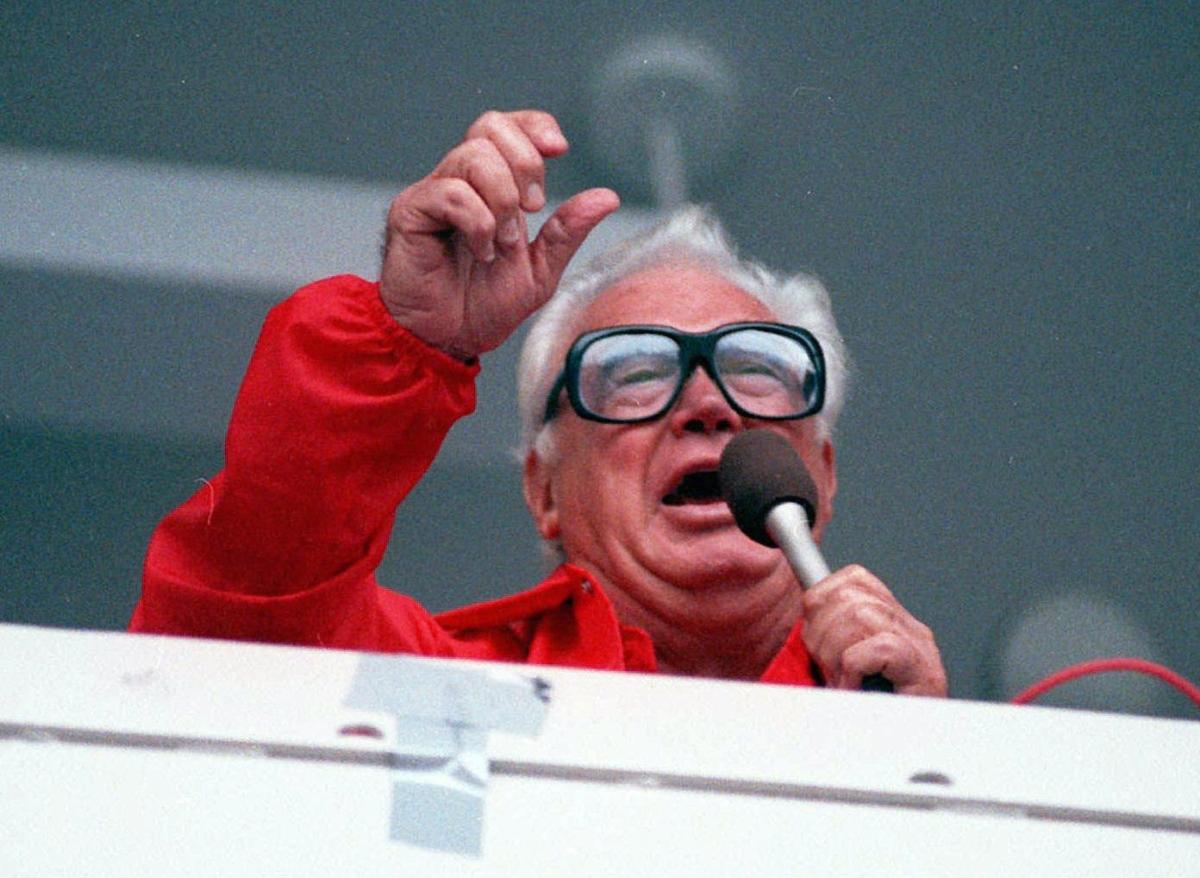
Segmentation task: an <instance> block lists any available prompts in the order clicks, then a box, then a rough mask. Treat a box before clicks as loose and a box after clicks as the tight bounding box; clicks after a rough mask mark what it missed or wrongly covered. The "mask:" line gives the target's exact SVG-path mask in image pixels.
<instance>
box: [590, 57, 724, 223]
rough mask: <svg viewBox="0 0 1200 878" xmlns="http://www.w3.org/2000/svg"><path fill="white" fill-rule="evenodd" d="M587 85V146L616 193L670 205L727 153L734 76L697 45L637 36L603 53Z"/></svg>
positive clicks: (715, 170) (680, 200)
mask: <svg viewBox="0 0 1200 878" xmlns="http://www.w3.org/2000/svg"><path fill="white" fill-rule="evenodd" d="M593 83H594V87H593V91H592V102H591V109H592V112H591V133H592V138H591V145H592V148H593V150H594V151H595V153H596V154H597V155H598V156H599V158H600V159H602V160H603V161H604V162H605V164H606V165H607V166H608V169H609V170H610V171H611V172H612V174H613V175H614V177H615V178H616V182H617V183H618V186H619V187H621V190H622V194H623V195H632V196H634V197H640V198H646V199H648V200H649V201H651V202H652V203H653V204H654V205H655V206H657V207H659V208H671V207H674V206H676V205H679V204H681V203H683V202H685V201H687V200H688V198H689V195H690V194H691V188H690V187H695V186H696V185H697V183H703V182H704V181H706V180H709V179H711V178H713V177H715V176H716V175H717V173H718V172H719V171H720V169H721V167H722V166H723V164H724V163H725V162H726V160H727V159H728V158H729V157H730V155H731V154H732V152H733V146H734V144H735V143H736V142H737V139H738V124H737V122H738V118H737V117H738V88H737V80H736V77H735V76H734V74H733V71H732V69H731V68H730V66H729V65H728V64H727V63H726V61H725V59H724V58H722V57H721V56H720V55H718V54H717V53H716V52H715V51H714V50H713V49H712V48H711V47H709V46H707V45H705V44H704V43H701V42H698V41H696V40H690V39H685V38H682V37H678V36H657V37H645V38H640V39H637V40H635V41H633V42H631V43H627V44H626V45H624V46H622V47H621V48H619V49H618V50H617V51H616V52H614V53H613V54H612V55H610V56H609V57H608V58H607V60H605V61H604V63H603V64H602V65H601V67H600V70H599V73H598V75H597V76H596V77H595V79H594V80H593Z"/></svg>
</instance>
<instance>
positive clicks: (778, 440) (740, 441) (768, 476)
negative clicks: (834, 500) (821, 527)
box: [717, 428, 817, 547]
mask: <svg viewBox="0 0 1200 878" xmlns="http://www.w3.org/2000/svg"><path fill="white" fill-rule="evenodd" d="M717 477H718V479H719V481H720V485H721V496H722V497H724V498H725V502H726V503H728V504H729V508H730V509H731V510H733V517H734V520H735V521H737V524H738V527H740V528H741V529H742V532H743V533H745V534H746V536H748V537H750V539H752V540H754V541H755V542H758V543H762V544H763V545H764V546H772V547H774V546H775V541H774V540H773V539H771V536H770V535H769V534H768V533H767V530H766V519H767V513H768V512H770V511H771V509H772V508H773V507H774V506H777V505H778V504H780V503H785V502H788V501H792V502H795V503H799V504H800V505H801V506H803V507H804V511H805V513H806V514H807V515H808V526H809V527H812V526H813V524H814V522H815V519H816V509H817V486H816V484H814V483H813V480H812V476H810V475H809V473H808V469H807V468H806V467H805V466H804V462H803V461H802V460H801V459H800V455H799V454H797V453H796V449H794V448H792V446H791V444H790V443H789V442H788V441H787V440H786V439H784V438H783V437H782V436H780V435H779V434H778V433H775V432H773V431H771V430H764V429H761V428H760V429H757V430H747V431H745V432H744V433H739V434H738V435H736V436H734V437H733V439H732V440H731V441H730V443H729V444H728V445H726V446H725V451H724V452H722V454H721V463H720V466H719V468H718V470H717Z"/></svg>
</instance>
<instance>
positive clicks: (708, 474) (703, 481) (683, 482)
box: [663, 470, 721, 506]
mask: <svg viewBox="0 0 1200 878" xmlns="http://www.w3.org/2000/svg"><path fill="white" fill-rule="evenodd" d="M719 502H721V488H720V485H719V483H718V482H717V472H716V470H705V471H703V472H695V473H688V474H687V475H686V476H684V477H683V478H682V479H680V481H679V484H678V485H676V486H675V489H674V490H673V491H671V493H669V494H667V496H665V497H663V503H665V504H667V505H668V506H684V505H691V504H699V503H719Z"/></svg>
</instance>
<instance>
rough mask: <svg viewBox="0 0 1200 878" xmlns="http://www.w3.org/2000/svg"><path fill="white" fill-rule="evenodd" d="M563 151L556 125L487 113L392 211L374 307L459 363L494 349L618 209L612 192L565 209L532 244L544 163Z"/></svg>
mask: <svg viewBox="0 0 1200 878" xmlns="http://www.w3.org/2000/svg"><path fill="white" fill-rule="evenodd" d="M566 151H567V141H566V138H565V137H563V134H562V131H561V130H560V129H559V127H558V123H557V122H556V121H555V120H554V117H553V116H551V115H550V114H548V113H543V112H540V111H537V110H520V111H517V112H512V113H500V112H489V113H485V114H484V115H482V116H480V117H479V119H477V120H476V121H475V122H474V124H472V125H471V127H470V128H469V129H467V135H466V138H465V139H464V140H463V142H462V143H460V144H459V145H458V146H456V147H454V148H453V149H452V150H450V152H449V153H447V154H446V156H445V157H444V158H443V159H442V160H441V162H439V163H438V165H437V167H436V168H434V170H433V172H432V173H431V174H430V175H429V176H428V177H425V178H424V179H422V180H420V181H418V182H417V183H414V184H413V185H412V186H410V187H408V188H407V189H405V190H404V191H403V192H401V193H400V194H399V195H397V196H396V198H395V199H394V200H393V201H392V205H391V209H390V210H389V212H388V221H387V243H386V247H385V253H384V261H383V271H382V274H381V277H380V296H381V297H382V299H383V303H384V305H385V306H386V307H387V309H388V311H389V312H390V313H391V315H392V316H393V317H394V318H395V319H396V321H397V322H398V323H400V324H401V325H402V326H404V327H405V328H407V329H408V330H409V331H410V332H412V333H413V334H414V335H416V336H417V337H418V338H420V339H422V340H423V341H425V342H426V343H428V344H430V345H433V346H434V347H437V348H440V349H442V350H443V351H446V352H447V353H449V354H451V355H452V356H455V357H458V358H460V359H463V360H469V359H471V358H472V357H476V356H478V355H479V354H482V353H484V352H486V351H490V350H492V349H493V348H496V347H498V346H499V345H500V344H501V343H502V342H503V341H504V340H505V339H506V338H508V336H509V335H511V334H512V332H513V331H514V330H515V329H516V328H517V327H518V326H519V325H520V324H521V322H522V321H524V320H525V318H527V317H528V316H529V315H530V314H532V313H533V312H534V311H536V310H537V309H538V308H540V307H541V306H542V305H543V304H544V303H545V302H546V300H547V299H549V298H550V296H551V295H552V294H553V292H554V289H555V287H556V286H557V284H558V280H559V278H560V277H561V276H562V273H563V271H564V269H565V268H566V266H567V263H568V262H569V261H570V259H571V257H572V256H573V255H574V254H575V251H576V250H578V249H579V245H580V244H582V243H583V241H584V239H585V238H586V237H587V236H588V234H589V233H590V232H591V231H592V229H594V228H595V227H596V225H597V224H598V223H599V222H600V221H601V220H602V219H604V218H605V217H606V216H608V215H609V214H610V213H612V212H613V211H614V210H616V209H617V206H618V204H619V200H618V198H617V195H616V193H615V192H613V191H612V190H610V189H589V190H586V191H584V192H580V193H579V194H577V195H575V196H574V197H573V198H571V199H569V200H568V201H566V202H564V203H563V204H562V205H561V206H560V207H559V208H558V210H556V211H555V212H554V214H553V215H552V216H551V217H550V218H549V219H548V220H547V221H546V223H545V224H544V225H543V226H542V228H541V231H540V232H539V233H538V236H537V238H535V239H534V240H533V241H529V239H528V232H527V230H526V226H525V213H526V212H532V211H537V210H541V209H542V207H544V206H545V203H546V198H545V160H546V159H548V158H555V157H557V156H560V155H562V154H563V153H565V152H566Z"/></svg>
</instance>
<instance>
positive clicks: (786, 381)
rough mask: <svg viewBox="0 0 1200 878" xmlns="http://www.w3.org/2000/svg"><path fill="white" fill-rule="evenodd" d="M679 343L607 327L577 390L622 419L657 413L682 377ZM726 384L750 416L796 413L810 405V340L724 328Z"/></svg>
mask: <svg viewBox="0 0 1200 878" xmlns="http://www.w3.org/2000/svg"><path fill="white" fill-rule="evenodd" d="M680 359H681V358H680V352H679V345H678V344H677V343H676V342H675V340H674V339H672V338H670V337H669V336H666V335H658V334H655V333H647V332H637V333H623V334H616V335H609V336H605V337H603V338H599V339H597V340H596V341H594V342H593V343H592V344H591V345H589V346H588V348H587V349H586V350H585V351H584V354H583V357H582V360H581V362H580V368H579V397H580V400H581V401H582V402H583V404H584V406H585V407H586V408H587V409H588V410H589V411H591V412H592V413H594V414H596V415H599V416H601V417H604V418H609V419H612V420H619V421H634V420H640V419H642V418H649V417H654V416H656V415H658V414H660V413H661V412H662V410H663V409H665V408H666V407H667V406H668V405H669V404H670V402H671V400H672V398H673V397H674V395H675V391H676V389H677V388H678V386H679V383H680V381H681V379H682V370H683V364H682V363H681V362H680ZM713 359H714V361H715V362H714V363H713V367H714V368H715V370H716V372H717V375H718V377H719V380H720V382H721V384H722V385H723V386H724V388H725V391H726V392H727V393H728V394H729V395H730V396H731V397H732V398H733V400H734V401H735V402H736V404H737V405H738V406H740V407H741V408H742V409H744V410H745V412H746V413H747V414H749V415H752V416H759V417H769V418H787V417H798V416H800V415H802V414H804V413H806V412H807V411H808V410H809V408H811V406H812V403H813V396H814V395H815V393H816V367H815V366H814V365H813V361H812V357H811V356H810V354H809V351H808V348H807V347H805V346H804V344H803V343H801V342H800V341H799V340H797V339H795V338H792V337H791V336H787V335H781V334H778V333H774V332H768V331H765V330H761V329H742V330H737V331H735V332H730V333H728V334H726V335H723V336H721V338H720V339H719V340H718V341H717V344H716V348H715V351H714V356H713Z"/></svg>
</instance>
